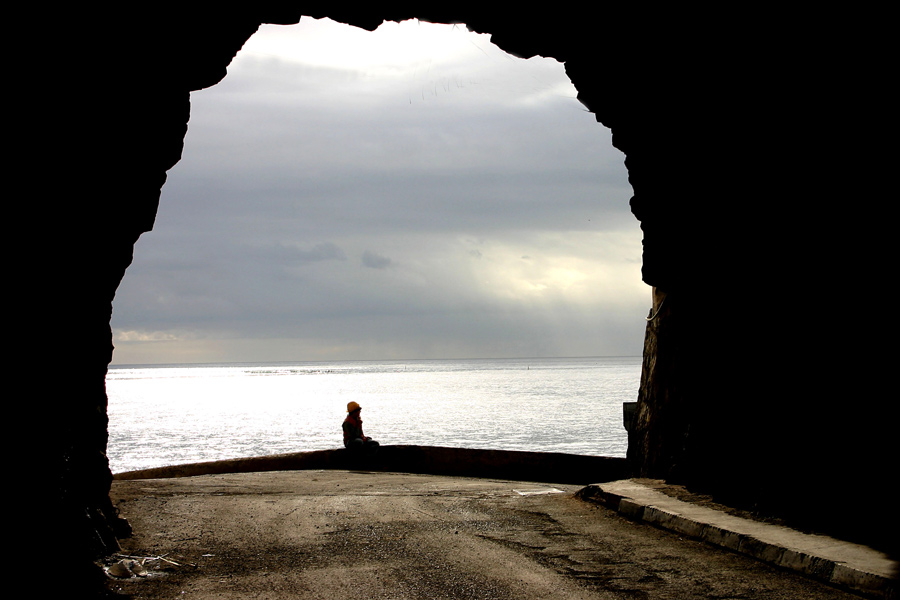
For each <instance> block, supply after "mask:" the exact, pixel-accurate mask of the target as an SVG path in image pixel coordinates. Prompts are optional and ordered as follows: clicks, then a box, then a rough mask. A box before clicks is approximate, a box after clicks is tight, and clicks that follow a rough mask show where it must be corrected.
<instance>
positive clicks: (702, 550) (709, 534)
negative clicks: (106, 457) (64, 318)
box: [112, 447, 896, 600]
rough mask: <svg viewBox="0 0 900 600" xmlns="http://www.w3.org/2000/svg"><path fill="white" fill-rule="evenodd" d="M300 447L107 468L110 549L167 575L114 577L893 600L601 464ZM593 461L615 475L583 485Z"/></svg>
mask: <svg viewBox="0 0 900 600" xmlns="http://www.w3.org/2000/svg"><path fill="white" fill-rule="evenodd" d="M301 454H302V455H284V456H282V457H262V458H260V459H240V460H239V461H237V462H234V461H221V462H216V463H201V464H198V465H181V466H178V467H171V468H167V469H162V470H153V471H146V472H141V473H129V474H120V475H117V477H116V479H117V481H114V482H113V492H112V497H113V499H114V501H115V502H116V503H117V505H118V506H119V508H120V510H122V512H123V516H125V517H126V518H127V519H129V521H130V522H131V523H132V524H133V525H134V528H135V531H136V535H135V537H134V538H133V539H130V540H126V541H124V542H123V552H126V553H127V552H131V553H136V554H137V555H140V556H142V557H143V559H142V560H145V559H147V557H151V556H156V557H159V556H162V557H164V558H161V559H159V560H157V561H156V562H152V561H151V562H150V563H146V564H147V568H148V569H149V570H150V571H152V570H153V569H154V565H155V568H156V569H157V570H158V572H159V573H164V574H165V575H166V576H165V577H161V578H155V577H149V578H144V580H143V581H144V582H148V581H150V583H136V581H137V580H136V578H132V579H128V578H121V579H115V580H113V581H114V582H115V584H116V585H119V586H120V587H123V588H124V589H126V590H127V591H129V592H130V593H135V592H137V595H135V598H148V599H151V598H162V597H171V595H172V594H173V593H180V594H181V597H195V598H213V597H215V598H219V597H244V594H245V593H247V594H249V593H250V591H254V590H255V591H256V592H258V593H259V594H262V595H259V597H270V598H282V597H285V598H287V597H291V598H319V597H323V598H324V597H348V598H352V597H366V598H430V599H433V598H498V599H505V598H516V599H517V600H521V599H524V598H531V597H535V598H538V597H540V598H566V599H568V598H607V597H610V598H612V597H616V598H618V597H621V596H620V594H622V593H625V592H627V593H629V594H630V593H637V594H639V595H641V594H643V596H641V597H648V598H669V597H671V598H679V600H680V599H682V598H705V597H711V596H715V597H752V598H773V599H775V598H778V599H780V598H785V599H787V598H791V599H792V600H796V599H799V598H816V599H819V598H845V597H850V596H845V595H842V594H844V593H845V592H844V591H841V590H845V591H850V592H852V593H853V594H859V595H864V596H867V597H873V598H890V599H894V598H896V588H895V585H896V580H894V579H892V577H893V572H894V569H895V567H896V564H895V563H893V562H891V561H890V560H889V559H888V558H887V557H886V556H884V555H883V554H880V553H878V552H876V551H874V550H872V549H870V548H866V547H864V546H859V545H856V544H850V543H847V542H843V541H840V540H834V539H831V538H827V537H824V536H819V535H810V534H804V533H800V532H797V531H794V530H791V529H788V528H785V527H780V526H777V525H772V524H770V523H765V522H760V521H758V520H755V519H753V518H750V517H748V516H735V514H734V513H735V511H730V510H729V511H726V510H722V508H721V507H718V506H716V505H714V504H713V503H711V502H704V501H698V500H697V499H696V498H695V497H692V496H691V495H690V494H678V493H675V492H677V491H679V490H676V489H675V488H677V486H668V485H666V484H665V483H663V482H660V481H655V480H636V479H621V478H616V477H617V476H618V475H619V473H620V470H619V469H620V466H621V465H617V463H616V461H611V462H610V459H606V460H602V459H601V460H598V461H595V463H591V462H590V461H588V462H584V457H574V458H572V459H571V461H570V460H569V459H568V458H567V457H566V456H565V455H555V456H542V457H539V461H538V462H537V463H535V464H536V465H537V466H536V468H535V469H534V470H533V475H534V476H528V471H527V465H528V464H529V460H534V459H535V457H533V456H528V455H530V454H532V453H505V452H498V451H477V450H476V451H471V450H467V451H460V450H457V449H445V448H427V447H415V448H412V447H408V448H395V449H394V450H390V449H389V450H388V451H387V452H385V453H384V454H383V455H382V460H381V461H380V462H371V461H370V463H369V464H368V465H367V468H365V469H362V468H357V469H347V468H346V467H347V464H346V462H344V461H345V459H346V456H344V455H343V454H342V453H341V451H326V452H325V453H324V454H321V453H319V454H316V455H315V456H310V455H311V454H314V453H301ZM325 465H327V467H326V468H322V467H323V466H325ZM586 467H587V468H586ZM594 468H599V469H601V470H603V469H605V472H606V474H607V475H610V476H611V477H610V478H611V479H613V478H615V479H614V480H613V481H608V482H604V483H596V484H588V485H584V482H583V478H584V477H587V475H586V473H591V472H595V471H592V469H594ZM298 469H299V470H298ZM410 471H413V472H416V473H422V474H420V475H411V474H409V472H410ZM428 471H437V473H430V474H424V473H428ZM464 472H465V473H470V474H471V473H475V474H476V475H477V477H467V476H465V475H463V474H462V473H464ZM505 472H514V473H516V474H517V475H518V481H513V480H510V478H508V477H502V475H503V473H505ZM554 473H555V474H556V475H558V477H553V474H554ZM523 475H524V476H523ZM579 479H581V480H582V481H581V483H579ZM547 482H549V483H547ZM674 496H680V498H681V499H679V498H676V497H674ZM686 499H687V501H686ZM591 507H597V508H602V510H601V511H599V512H598V510H597V508H594V509H591ZM606 509H611V511H607V510H606ZM729 513H731V514H729ZM616 516H618V517H619V518H615V517H616ZM622 516H624V517H627V519H625V520H623V519H621V518H620V517H622ZM629 524H631V525H629ZM649 525H652V526H653V527H648V526H649ZM654 532H660V533H654ZM665 532H672V533H673V534H675V535H674V536H673V535H671V534H666V533H665ZM689 539H690V540H697V541H695V542H691V543H688V542H687V540H689ZM339 540H341V541H340V543H338V541H339ZM716 547H718V548H724V549H727V550H728V551H729V552H724V553H723V552H722V550H716ZM359 548H364V549H365V550H364V552H362V553H360V554H358V553H357V549H359ZM742 556H743V557H749V558H739V557H742ZM165 557H168V558H165ZM729 557H733V558H729ZM123 560H125V561H127V560H133V559H128V558H123ZM166 560H171V561H173V562H176V563H179V564H180V565H182V566H181V567H177V568H176V567H173V566H172V565H167V564H166V562H165V561H166ZM735 561H737V562H735ZM740 561H745V562H740ZM747 561H749V562H747ZM282 563H284V564H286V565H289V566H290V568H287V567H285V568H283V569H282V568H280V567H278V565H281V564H282ZM184 564H190V565H192V567H191V569H189V570H185V569H184V567H183V565H184ZM201 565H202V568H201ZM435 565H438V566H437V567H436V566H435ZM497 565H500V566H501V567H502V568H500V567H497ZM754 565H758V566H754ZM765 565H772V566H773V567H775V569H774V570H772V569H771V568H766V567H765ZM276 572H277V577H272V576H274V575H276ZM413 573H418V576H416V577H412V574H413ZM790 573H796V574H797V575H789V574H790ZM122 574H123V575H128V573H127V572H124V573H122ZM373 577H374V578H375V579H376V581H374V582H373V581H372V578H373ZM356 578H359V579H360V580H361V581H365V582H368V583H367V584H366V585H363V584H360V583H357V582H356ZM275 581H277V582H278V585H277V586H275V587H272V585H273V582H275ZM466 582H468V583H466ZM472 582H475V583H472ZM813 582H823V584H825V587H816V586H817V585H821V584H814V583H813ZM226 584H228V585H226ZM523 585H524V586H525V587H524V588H523ZM372 586H375V587H374V588H373V587H372ZM226 588H227V590H230V592H229V593H226V591H227V590H226ZM176 590H180V592H179V591H176ZM185 590H193V594H188V595H183V594H182V592H184V591H185ZM236 590H242V591H241V592H240V593H237V591H236ZM278 590H280V591H278ZM231 592H234V593H231ZM251 595H252V594H251ZM252 597H257V596H256V595H253V596H252Z"/></svg>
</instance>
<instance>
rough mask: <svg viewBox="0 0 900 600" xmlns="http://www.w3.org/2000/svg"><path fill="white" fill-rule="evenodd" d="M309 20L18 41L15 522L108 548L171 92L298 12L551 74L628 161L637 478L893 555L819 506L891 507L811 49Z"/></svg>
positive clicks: (554, 20)
mask: <svg viewBox="0 0 900 600" xmlns="http://www.w3.org/2000/svg"><path fill="white" fill-rule="evenodd" d="M323 6H324V5H322V6H320V5H318V4H315V3H313V4H308V5H305V6H301V7H300V8H296V7H295V6H294V5H293V4H292V3H284V4H282V3H276V2H256V3H253V8H239V9H232V10H231V12H229V13H228V14H220V13H217V12H214V10H213V9H209V10H205V9H202V8H197V7H193V8H189V9H186V8H184V7H183V6H181V5H178V4H175V3H165V2H163V3H155V4H154V5H153V9H152V10H150V9H149V8H148V7H144V8H141V7H132V8H128V9H122V10H120V11H117V12H116V13H115V14H112V13H107V12H104V11H103V10H101V9H99V8H98V9H84V8H79V9H78V11H77V12H75V11H74V10H73V11H72V12H71V13H68V14H66V13H62V14H61V13H59V12H58V13H55V14H54V19H53V22H52V23H49V22H44V21H42V20H36V21H35V22H38V23H41V25H40V27H39V34H40V36H41V39H42V40H43V42H44V43H41V44H32V45H30V46H29V47H28V52H27V54H28V57H27V58H28V60H27V61H26V64H25V66H23V67H21V73H17V75H19V77H20V85H21V86H22V87H23V88H24V89H28V90H29V94H28V99H27V102H22V103H21V105H18V106H19V107H20V108H21V111H20V112H19V113H17V114H16V117H17V119H16V120H17V121H18V123H16V128H17V131H19V130H21V131H22V135H21V137H19V136H17V137H15V138H14V143H15V144H16V151H17V155H18V157H19V158H18V159H17V163H16V167H17V168H16V170H15V174H16V176H17V177H21V178H27V180H28V183H29V186H28V189H29V193H28V195H27V197H26V198H22V199H21V200H20V202H18V203H17V207H16V208H15V211H14V213H13V214H12V217H11V219H12V220H11V221H10V222H15V223H22V224H26V226H27V231H29V232H33V235H31V236H29V238H28V239H29V241H31V242H32V244H31V246H30V247H28V246H25V244H23V243H22V242H21V241H20V242H18V243H17V245H18V246H19V247H20V248H22V251H23V254H25V255H26V259H25V260H23V261H16V266H15V267H14V273H15V287H14V289H15V290H17V291H19V292H20V296H19V298H20V300H21V302H19V304H18V309H17V311H18V312H17V313H16V315H17V319H16V321H17V323H16V324H15V327H16V329H15V332H14V333H15V335H14V340H15V343H16V344H17V345H21V351H22V352H23V356H25V357H29V358H31V357H47V356H51V355H52V356H54V357H56V358H58V359H59V360H58V361H57V363H54V369H53V371H52V375H50V376H48V375H47V374H46V373H42V374H39V373H38V371H37V370H35V371H33V372H32V373H33V376H34V377H36V378H38V379H39V380H40V383H41V385H40V388H39V390H40V391H39V392H37V393H36V395H35V398H34V399H33V400H28V401H23V402H22V403H21V404H22V405H24V406H25V407H26V410H25V415H24V419H23V421H22V422H23V423H25V424H26V425H27V430H28V431H30V432H31V436H32V438H33V439H35V440H39V442H40V443H38V444H36V446H37V447H38V449H37V450H35V454H36V456H35V457H34V463H35V464H39V465H40V472H41V476H40V477H39V478H37V480H35V478H34V477H32V478H30V479H26V480H25V481H29V482H32V485H31V487H30V488H29V491H28V494H27V495H26V498H25V502H27V503H28V504H29V506H30V509H29V512H30V513H32V514H40V515H42V516H41V518H40V519H39V521H40V523H41V526H42V527H44V528H46V531H52V532H53V534H54V536H55V538H56V539H61V540H62V545H63V546H64V547H65V551H66V552H67V554H68V555H69V556H72V557H75V558H76V559H77V558H83V559H92V558H94V557H96V556H99V555H102V554H103V553H105V552H109V551H110V550H111V549H113V548H114V547H115V545H116V541H115V537H116V535H122V534H124V533H125V531H124V530H123V529H122V528H123V527H124V524H122V523H120V522H119V521H118V520H117V519H116V518H115V516H114V509H113V508H112V507H111V506H110V504H109V499H108V490H109V485H110V474H109V468H108V465H107V462H106V457H105V448H106V436H107V433H106V424H107V421H106V395H105V388H104V381H105V374H106V368H107V366H108V364H109V362H110V359H111V353H112V339H111V331H110V327H109V320H110V315H111V303H112V301H113V298H114V296H115V290H116V287H117V286H118V283H119V281H120V280H121V278H122V276H123V274H124V272H125V269H126V268H127V266H128V265H129V264H130V261H131V256H132V252H133V246H134V243H135V241H136V240H137V239H138V237H139V236H140V235H141V234H142V233H143V232H146V231H149V230H150V229H152V226H153V221H154V218H155V215H156V210H157V205H158V202H159V191H160V188H161V186H162V185H163V183H164V182H165V172H166V171H167V170H168V169H169V168H171V167H172V166H173V165H174V164H175V163H176V162H177V161H178V160H179V158H180V153H181V148H182V143H183V139H184V134H185V132H186V124H187V120H188V118H189V113H190V104H189V94H190V91H191V90H197V89H201V88H203V87H207V86H210V85H214V84H215V83H216V82H218V81H219V80H220V79H221V78H222V77H224V75H225V73H226V67H227V65H228V63H229V62H230V60H231V58H232V57H233V56H234V55H235V53H236V52H237V51H238V50H239V49H240V47H241V45H242V44H243V42H244V41H245V40H246V39H247V38H248V37H249V36H250V35H251V34H252V33H253V32H254V31H255V30H256V28H257V27H258V25H259V24H260V23H263V22H267V23H289V22H296V21H297V20H298V19H299V17H300V16H301V14H305V15H311V16H315V17H321V16H329V17H331V18H333V19H335V20H338V21H342V22H346V23H350V24H355V25H358V26H362V27H365V28H368V29H374V28H375V27H377V25H378V24H380V23H381V22H382V20H384V19H389V20H402V19H405V18H410V17H414V16H415V17H418V18H420V19H423V20H431V21H436V22H462V23H466V24H467V25H468V26H469V27H470V28H471V29H473V30H476V31H479V32H488V33H491V34H492V35H493V38H492V39H493V41H494V42H495V43H496V44H498V45H499V46H500V47H501V48H503V49H504V50H506V51H508V52H510V53H512V54H516V55H519V56H523V57H528V56H531V55H534V54H541V55H543V56H550V57H554V58H556V59H558V60H560V61H563V62H564V63H565V66H566V71H567V73H568V74H569V76H570V78H571V79H572V81H573V83H574V84H575V86H576V87H577V89H578V90H579V99H580V100H581V101H582V102H583V103H584V105H585V106H586V107H587V108H588V109H589V110H591V111H592V112H593V113H594V114H595V115H596V116H597V119H598V121H600V122H601V123H603V124H604V125H606V126H608V127H610V128H611V130H612V132H613V144H614V145H615V146H616V147H617V148H619V149H620V150H622V151H623V152H624V153H625V155H626V166H627V168H628V171H629V178H630V181H631V184H632V187H633V189H634V197H633V199H632V200H631V207H632V211H633V213H634V214H635V216H636V217H637V218H638V219H639V220H640V222H641V228H642V230H643V233H644V253H643V279H644V281H645V282H646V283H648V284H650V285H652V286H654V287H655V299H656V302H657V305H655V306H654V310H653V311H651V312H656V311H655V309H656V308H660V307H659V306H658V302H660V301H661V300H662V299H663V298H664V299H665V301H664V302H663V303H662V306H661V308H660V310H659V314H658V316H657V317H656V318H654V319H653V320H652V321H649V322H648V330H647V340H646V352H645V357H644V363H645V368H644V375H643V381H642V385H641V393H640V408H639V414H638V419H637V423H636V429H635V431H633V432H632V434H631V437H630V440H629V459H630V461H631V464H632V467H633V469H634V473H635V474H639V475H644V476H651V477H662V478H669V479H670V480H673V481H682V482H686V483H689V484H690V485H692V486H694V487H696V488H697V489H700V490H704V491H709V492H712V493H715V494H717V495H720V496H721V497H723V498H726V499H729V500H730V501H733V502H735V503H739V504H743V505H746V506H750V507H755V508H757V509H759V510H762V511H766V512H772V513H776V514H782V515H786V516H788V517H791V518H794V519H796V520H797V521H800V522H803V523H805V524H808V525H811V526H816V527H819V528H823V529H827V530H829V531H833V532H836V533H838V534H842V535H845V536H846V537H852V538H857V539H861V540H864V541H867V542H869V543H872V544H874V545H880V546H881V547H886V548H887V547H892V544H893V541H892V540H889V539H888V535H887V534H886V533H885V532H886V531H891V530H893V531H896V523H892V524H890V525H891V526H890V527H889V528H887V529H886V528H885V527H884V525H883V523H882V524H879V523H876V522H875V521H872V520H869V519H868V518H866V515H860V514H859V512H857V511H851V510H848V505H847V504H848V503H847V501H846V498H845V497H842V496H841V494H837V493H835V487H836V486H837V485H840V486H842V488H844V487H846V486H850V485H859V486H864V488H865V489H866V493H867V497H869V498H871V499H872V500H873V501H874V502H887V501H889V496H888V491H887V488H888V487H889V484H890V479H891V478H892V473H891V472H890V468H891V465H893V464H894V459H895V458H896V450H895V449H894V445H893V443H892V438H891V433H892V431H893V429H894V423H895V421H894V420H893V416H894V415H895V414H896V413H895V412H894V409H893V407H892V406H891V407H888V406H887V404H888V403H887V402H886V401H885V400H884V395H883V394H881V393H880V391H879V388H878V385H879V383H878V382H877V380H876V377H875V376H874V374H873V373H877V372H878V371H879V370H881V369H882V367H880V366H879V365H878V363H877V359H878V356H877V355H878V353H877V352H876V350H874V349H872V348H871V346H869V343H870V340H869V339H868V337H867V336H866V334H865V332H862V331H860V328H859V327H858V326H857V324H856V323H855V322H854V320H853V319H852V318H851V314H852V313H853V311H854V309H855V308H856V307H857V306H858V299H853V298H851V297H850V296H852V294H840V293H835V292H834V290H831V289H829V290H828V292H826V291H825V290H824V289H823V288H824V287H825V286H826V285H827V282H828V279H827V276H828V275H829V274H831V273H833V270H834V264H835V263H834V260H835V252H834V249H833V247H834V235H833V232H834V228H833V226H834V224H835V223H836V222H837V221H840V220H843V219H844V217H843V216H838V218H837V219H835V218H834V217H835V215H830V214H828V212H829V211H828V210H827V209H825V208H824V207H825V206H827V202H826V200H827V199H828V198H829V197H830V196H829V195H832V196H833V195H835V194H838V193H840V192H841V190H839V189H838V188H836V187H835V186H833V185H829V184H830V183H831V182H825V181H824V179H825V177H824V175H825V173H823V172H822V168H823V167H822V164H821V163H819V162H818V157H819V156H820V155H821V153H822V149H823V146H822V140H823V138H822V136H821V135H820V134H818V133H817V129H816V127H821V121H820V120H819V117H820V115H821V113H820V112H819V111H815V110H812V109H810V104H809V103H807V100H808V96H809V93H808V90H809V85H810V82H811V80H813V79H815V77H814V73H815V65H814V64H813V65H812V68H810V62H811V61H812V62H813V63H814V62H815V61H816V60H817V59H816V58H815V56H817V54H816V53H815V52H811V51H810V45H809V44H813V46H812V47H813V48H816V47H817V46H816V45H815V44H819V45H820V46H819V47H820V48H821V49H823V50H824V49H825V48H826V47H827V44H828V43H829V40H828V39H827V38H822V39H813V40H812V41H810V42H808V43H806V44H804V45H803V46H802V49H800V48H801V47H800V46H798V45H796V44H795V43H794V41H793V37H792V34H794V33H795V30H793V29H791V24H790V23H787V22H786V19H785V17H784V15H782V17H781V19H780V20H779V22H778V25H777V26H773V25H772V21H769V20H768V19H766V18H765V16H764V15H762V16H761V17H762V18H760V19H758V20H754V19H752V18H751V17H749V16H747V15H741V18H740V19H735V18H732V17H731V16H727V15H717V16H716V17H717V18H716V20H715V25H716V27H710V26H709V19H706V20H705V21H702V22H703V23H706V25H702V24H701V21H700V20H698V19H697V15H692V14H687V13H684V12H678V11H675V12H671V13H669V14H661V13H656V14H655V15H653V16H652V17H651V16H650V15H647V14H632V13H630V12H629V11H627V10H624V9H623V8H621V7H619V6H617V5H613V4H604V5H600V6H599V8H598V11H599V12H597V13H596V15H593V16H592V17H591V18H590V19H586V18H585V16H584V15H581V14H568V13H561V14H560V13H552V14H551V13H544V14H540V15H536V14H532V13H526V12H524V11H522V12H518V11H515V10H509V11H507V12H505V13H502V14H494V13H492V12H491V11H489V10H487V11H486V10H484V9H478V10H471V9H468V8H466V6H465V5H453V6H452V7H451V8H448V9H447V10H443V9H441V10H437V9H436V10H430V9H429V10H418V9H408V10H403V9H396V10H393V9H390V8H385V9H380V8H379V9H366V10H357V9H344V10H343V11H336V10H333V9H329V8H325V7H323ZM91 11H93V12H91ZM761 30H763V31H765V32H766V35H765V39H764V42H763V41H762V38H761V37H760V31H761ZM801 55H802V64H803V65H804V70H801V71H798V69H797V65H798V62H801V61H800V59H798V58H797V57H798V56H801ZM823 60H824V59H823ZM845 204H846V203H845ZM23 246H24V247H23ZM853 300H855V302H854V301H853ZM849 350H853V352H849ZM873 361H874V362H873ZM57 365H58V366H57ZM859 401H866V402H867V404H866V408H865V409H864V410H862V409H860V408H859V404H857V402H859ZM25 468H27V469H33V467H30V466H28V465H26V466H25ZM35 502H36V503H37V506H33V504H34V503H35Z"/></svg>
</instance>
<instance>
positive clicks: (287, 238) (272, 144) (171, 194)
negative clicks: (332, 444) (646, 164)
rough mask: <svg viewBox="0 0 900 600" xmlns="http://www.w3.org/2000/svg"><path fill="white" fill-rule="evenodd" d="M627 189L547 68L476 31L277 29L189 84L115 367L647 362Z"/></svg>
mask: <svg viewBox="0 0 900 600" xmlns="http://www.w3.org/2000/svg"><path fill="white" fill-rule="evenodd" d="M425 50H428V52H424V51H425ZM630 196H631V188H630V186H629V184H628V181H627V174H626V172H625V169H624V165H623V157H622V155H621V153H619V152H618V151H616V150H614V149H612V147H611V144H610V135H609V131H608V130H606V129H604V128H602V127H601V126H600V125H599V124H597V123H596V121H595V119H594V118H593V115H591V114H590V113H588V112H586V111H585V110H584V107H583V106H582V105H581V104H579V103H578V102H577V100H576V99H575V90H574V88H573V87H572V86H571V83H570V82H569V81H568V80H567V79H566V77H565V73H564V69H563V67H562V65H561V64H559V63H557V62H555V61H552V60H549V59H542V58H535V59H530V60H527V61H525V60H521V59H516V58H513V57H510V56H508V55H506V54H503V53H502V52H500V51H499V50H498V49H496V47H494V46H493V45H492V44H490V43H489V41H488V38H487V37H486V36H481V35H476V34H471V33H469V32H467V31H465V28H464V27H456V28H453V27H450V26H437V25H429V24H415V23H405V24H399V25H398V24H386V25H384V26H383V27H382V28H379V30H378V31H376V32H375V33H374V34H373V33H366V32H361V31H360V30H353V28H347V27H343V26H338V25H336V24H334V23H329V22H327V21H321V22H320V21H313V20H310V19H304V20H303V22H302V23H301V25H300V26H296V27H276V26H271V27H264V28H263V29H261V31H260V33H258V34H257V35H255V36H254V37H253V38H251V40H250V41H249V42H248V43H247V44H246V45H245V47H244V49H243V50H242V51H241V52H240V53H239V54H238V56H237V58H236V59H235V61H234V62H233V63H232V65H231V66H230V67H229V75H228V76H227V77H226V78H225V80H224V81H223V82H222V83H220V84H219V85H217V86H215V87H213V88H210V89H208V90H203V91H201V92H197V93H194V94H192V113H191V122H190V123H189V130H188V135H187V138H186V145H185V150H184V154H183V159H182V161H181V162H180V163H179V164H178V165H176V166H175V167H174V168H173V169H172V170H171V171H170V173H169V178H168V182H167V183H166V185H165V187H164V188H163V192H162V197H161V202H160V209H159V214H158V216H157V222H156V226H155V228H154V231H152V232H150V233H148V234H145V235H144V236H143V237H142V238H141V240H139V242H138V244H137V247H136V252H135V261H134V263H133V265H132V267H131V268H129V270H128V272H127V273H126V277H125V280H124V281H123V283H122V285H121V286H120V288H119V291H118V292H117V296H116V299H115V303H114V313H113V328H114V331H115V336H116V342H117V351H116V362H130V363H133V362H174V360H173V357H176V358H177V357H190V358H191V360H194V361H197V360H199V361H201V362H204V361H205V360H206V359H203V357H204V356H206V357H208V358H209V360H239V361H252V360H273V358H272V357H276V356H277V357H280V358H279V360H302V359H304V358H307V359H314V358H317V357H323V356H327V357H329V358H348V359H350V358H373V359H374V358H388V357H401V358H404V357H405V358H415V357H432V358H435V357H440V356H449V357H462V356H525V355H532V356H533V355H544V356H547V355H553V354H561V355H567V356H573V355H585V354H639V353H640V347H641V344H642V337H643V326H644V319H643V317H644V316H645V315H646V310H647V306H648V304H649V291H648V290H647V288H646V286H644V285H643V284H642V283H641V281H640V255H641V243H640V230H639V227H638V223H637V221H636V220H635V219H634V217H633V216H632V215H631V214H630V212H629V209H628V200H629V198H630ZM348 257H360V260H348ZM525 257H527V258H525ZM141 340H148V341H145V342H142V341H141ZM149 340H152V341H149ZM142 344H143V345H142ZM129 357H132V358H129ZM138 357H140V360H136V358H138ZM148 358H152V360H148Z"/></svg>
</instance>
